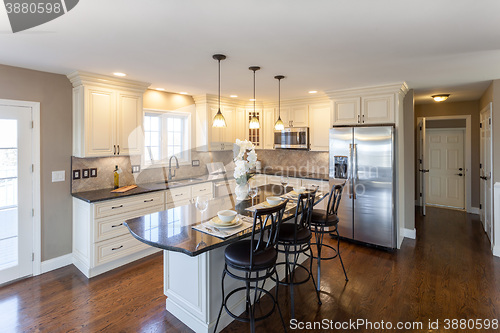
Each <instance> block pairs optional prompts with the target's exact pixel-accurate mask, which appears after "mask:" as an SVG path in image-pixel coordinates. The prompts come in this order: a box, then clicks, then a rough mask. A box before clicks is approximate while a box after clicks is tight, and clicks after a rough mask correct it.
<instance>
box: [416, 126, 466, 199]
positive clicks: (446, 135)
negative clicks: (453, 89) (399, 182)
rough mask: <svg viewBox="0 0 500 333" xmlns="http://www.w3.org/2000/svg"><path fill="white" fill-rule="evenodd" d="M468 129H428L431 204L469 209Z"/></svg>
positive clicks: (427, 149) (428, 195) (428, 182)
mask: <svg viewBox="0 0 500 333" xmlns="http://www.w3.org/2000/svg"><path fill="white" fill-rule="evenodd" d="M464 136H465V135H464V130H463V129H461V128H458V129H456V128H454V129H441V128H436V129H427V131H426V137H425V142H426V154H425V155H426V157H427V160H428V165H429V168H428V170H429V173H428V177H427V180H426V183H427V204H428V205H437V206H445V207H450V208H458V209H465V171H464V170H465V168H464Z"/></svg>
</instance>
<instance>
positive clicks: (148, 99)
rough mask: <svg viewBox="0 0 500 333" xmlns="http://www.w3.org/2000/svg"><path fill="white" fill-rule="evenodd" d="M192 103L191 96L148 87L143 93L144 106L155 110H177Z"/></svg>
mask: <svg viewBox="0 0 500 333" xmlns="http://www.w3.org/2000/svg"><path fill="white" fill-rule="evenodd" d="M189 105H194V99H193V97H191V96H189V95H180V94H173V93H169V92H165V91H157V90H153V89H148V90H146V92H145V93H144V108H145V109H157V110H170V111H172V110H177V109H180V108H183V107H186V106H189Z"/></svg>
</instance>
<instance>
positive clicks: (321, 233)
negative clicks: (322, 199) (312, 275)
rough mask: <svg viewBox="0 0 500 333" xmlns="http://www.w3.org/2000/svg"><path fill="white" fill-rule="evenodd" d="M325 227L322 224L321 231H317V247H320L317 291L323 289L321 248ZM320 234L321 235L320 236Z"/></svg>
mask: <svg viewBox="0 0 500 333" xmlns="http://www.w3.org/2000/svg"><path fill="white" fill-rule="evenodd" d="M324 231H325V228H324V227H323V226H322V227H320V230H319V233H318V232H317V233H316V247H317V249H318V287H317V288H316V290H317V291H320V290H321V286H320V284H321V248H322V245H323V237H324V235H325V233H324ZM318 234H319V236H318Z"/></svg>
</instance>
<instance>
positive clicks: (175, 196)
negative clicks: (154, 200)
mask: <svg viewBox="0 0 500 333" xmlns="http://www.w3.org/2000/svg"><path fill="white" fill-rule="evenodd" d="M200 195H204V196H207V197H208V198H210V199H211V198H213V183H212V182H206V183H201V184H194V185H190V186H182V187H175V188H172V189H169V190H167V191H165V202H166V204H167V205H166V208H167V209H169V208H173V207H179V206H184V205H187V204H190V203H193V202H194V200H195V199H196V197H197V196H200Z"/></svg>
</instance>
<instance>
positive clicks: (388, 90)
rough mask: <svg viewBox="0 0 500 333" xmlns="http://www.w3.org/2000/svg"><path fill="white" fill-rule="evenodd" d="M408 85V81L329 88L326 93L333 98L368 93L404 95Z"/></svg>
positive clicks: (365, 94)
mask: <svg viewBox="0 0 500 333" xmlns="http://www.w3.org/2000/svg"><path fill="white" fill-rule="evenodd" d="M408 90H409V89H408V85H407V84H406V82H401V83H393V84H386V85H380V86H371V87H361V88H352V89H341V90H328V91H325V93H326V94H327V95H328V97H330V98H331V99H336V98H343V97H359V96H367V95H379V94H400V95H402V96H403V97H404V96H405V95H406V93H407V92H408Z"/></svg>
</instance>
